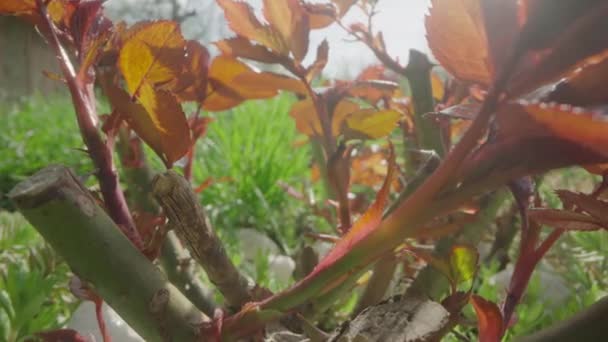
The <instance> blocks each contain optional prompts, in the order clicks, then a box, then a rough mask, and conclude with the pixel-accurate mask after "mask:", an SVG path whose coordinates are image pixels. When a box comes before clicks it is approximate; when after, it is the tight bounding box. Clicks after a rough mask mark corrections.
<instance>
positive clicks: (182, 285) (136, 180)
mask: <svg viewBox="0 0 608 342" xmlns="http://www.w3.org/2000/svg"><path fill="white" fill-rule="evenodd" d="M117 147H118V148H117V150H118V154H119V155H120V160H121V162H122V166H123V170H124V176H125V180H126V182H127V184H128V185H129V188H128V192H127V195H128V199H129V206H130V207H131V208H133V209H134V210H135V211H143V212H148V213H151V214H155V215H156V214H159V213H160V207H159V205H158V203H157V202H156V200H154V197H153V195H152V180H153V179H154V175H155V172H154V171H153V170H152V169H151V168H150V165H149V164H148V162H147V160H146V156H145V151H144V149H143V145H142V142H141V140H140V139H139V138H137V140H136V141H135V142H134V143H133V144H132V143H131V141H130V137H129V132H128V131H127V130H126V129H121V130H120V133H119V139H118V141H117ZM135 160H136V161H137V162H136V163H134V162H133V161H135ZM190 261H191V260H190V256H189V255H188V254H187V253H186V250H185V249H184V247H183V246H182V244H181V242H180V241H179V239H178V238H177V236H176V235H175V233H174V232H173V231H169V232H167V236H166V237H165V240H164V241H163V245H162V250H161V256H160V262H161V265H162V267H163V270H164V271H165V273H166V274H167V277H169V281H170V282H171V283H172V284H174V285H175V286H177V288H178V289H179V290H180V291H182V293H183V294H184V295H186V297H188V299H189V300H190V301H191V302H192V303H193V304H194V305H196V307H197V308H199V309H200V310H201V311H203V312H204V313H205V314H206V315H207V316H213V313H214V311H215V308H216V304H215V301H214V300H213V293H212V292H211V290H210V289H208V288H207V287H206V286H205V285H204V284H203V283H202V282H201V280H200V279H199V278H198V277H197V276H196V272H195V269H194V268H195V265H192V263H191V262H190Z"/></svg>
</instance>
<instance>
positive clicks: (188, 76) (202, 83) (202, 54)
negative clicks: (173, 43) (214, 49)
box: [172, 40, 209, 103]
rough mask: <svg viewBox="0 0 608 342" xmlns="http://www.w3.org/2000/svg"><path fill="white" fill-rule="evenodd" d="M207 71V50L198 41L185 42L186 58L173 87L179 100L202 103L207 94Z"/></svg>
mask: <svg viewBox="0 0 608 342" xmlns="http://www.w3.org/2000/svg"><path fill="white" fill-rule="evenodd" d="M208 72H209V52H208V51H207V49H206V48H205V47H204V46H202V45H201V44H200V43H199V42H197V41H194V40H189V41H188V42H187V43H186V58H185V63H184V65H183V70H182V73H181V75H180V77H179V78H178V79H177V82H176V85H175V86H174V87H172V88H173V91H174V92H175V95H176V96H177V98H178V99H179V100H180V101H182V102H183V101H196V102H199V103H202V102H203V100H205V96H207V74H208Z"/></svg>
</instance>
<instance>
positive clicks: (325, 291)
mask: <svg viewBox="0 0 608 342" xmlns="http://www.w3.org/2000/svg"><path fill="white" fill-rule="evenodd" d="M217 2H218V4H219V5H220V6H221V7H222V9H223V11H224V14H225V17H226V19H227V20H228V23H229V25H230V28H231V29H232V30H233V31H234V33H235V34H236V36H235V37H233V38H229V39H225V40H222V41H219V42H216V46H217V48H218V49H219V50H220V52H221V53H220V55H218V56H216V57H215V58H211V57H210V56H209V53H208V52H207V50H206V48H205V47H203V46H202V45H200V44H199V43H198V42H196V41H188V40H186V39H184V38H183V36H182V35H181V33H180V30H179V27H178V25H177V24H176V23H174V22H171V21H154V22H142V23H138V24H135V25H133V26H131V27H126V25H124V24H120V23H119V24H116V25H114V24H113V23H111V22H110V21H109V20H108V19H106V18H105V17H104V16H103V14H102V12H101V4H102V1H96V0H90V1H67V0H50V1H47V2H43V1H42V0H38V1H35V2H34V1H25V2H23V1H7V2H4V3H3V4H2V5H0V13H8V14H16V15H20V16H23V17H25V18H26V19H28V20H30V21H32V22H33V23H34V24H36V25H38V26H39V28H40V30H41V32H42V33H43V34H45V35H46V36H47V37H48V38H49V41H50V42H51V46H53V47H54V48H55V50H56V51H57V53H58V54H59V55H60V62H61V63H62V66H63V71H64V75H63V77H64V78H65V81H66V83H67V84H68V87H69V88H70V90H71V92H72V95H73V98H74V105H75V108H76V112H77V117H78V122H79V125H80V129H81V132H82V133H83V137H84V140H85V143H86V145H87V148H88V150H89V153H90V154H91V157H92V158H93V161H94V162H96V165H97V167H98V168H100V169H101V170H100V171H99V180H100V187H101V193H102V197H103V201H104V204H105V205H106V207H107V208H108V211H109V212H110V214H111V216H112V217H113V219H114V220H115V221H116V223H117V224H118V225H119V226H120V227H121V228H122V229H123V230H124V231H125V233H126V234H127V236H129V237H130V238H131V239H132V241H133V242H134V244H135V245H136V246H137V247H139V248H140V249H142V250H143V251H144V253H145V254H146V255H148V256H149V257H151V258H153V257H155V256H156V255H157V254H156V253H154V251H150V248H152V249H155V248H158V246H159V244H158V243H157V242H158V241H160V240H159V238H158V236H157V235H154V236H151V234H150V233H149V232H148V231H144V230H141V229H140V231H139V232H138V231H136V230H135V227H134V226H135V224H134V223H133V222H130V221H131V220H130V214H131V213H129V212H128V211H125V206H123V205H122V202H121V201H123V199H122V192H120V189H117V188H116V186H115V183H116V182H115V178H112V177H113V175H112V174H111V170H112V162H111V161H109V160H111V153H112V149H113V143H114V140H115V138H116V137H117V135H118V133H119V131H121V130H125V129H126V130H127V131H132V132H133V133H134V134H135V135H136V136H137V137H139V138H140V139H141V140H143V141H144V142H145V143H146V144H148V145H149V146H150V147H151V148H152V149H153V150H154V151H155V152H156V153H157V154H158V155H159V157H160V158H161V159H162V160H163V162H164V164H165V166H166V167H167V168H171V167H173V165H174V164H176V162H177V161H178V160H180V159H182V158H184V157H185V167H184V175H185V176H186V177H187V178H190V176H191V172H192V162H193V156H194V147H195V146H196V145H195V142H196V141H197V139H199V138H201V137H202V136H204V134H205V132H206V129H207V124H208V123H209V121H210V120H209V119H208V118H204V117H201V116H200V112H201V110H206V111H221V110H226V109H229V108H232V107H234V106H237V105H239V104H241V103H242V102H244V101H245V100H249V99H266V98H271V97H274V96H276V95H277V94H278V93H279V91H289V92H292V93H294V94H295V95H296V96H297V97H298V101H297V102H295V103H294V104H293V106H292V107H291V110H290V115H291V117H292V118H293V119H294V120H295V123H296V127H297V129H298V130H299V131H300V132H301V133H303V134H304V135H306V136H307V138H308V141H309V142H310V143H311V145H312V149H313V151H314V162H315V164H316V167H317V169H318V171H319V172H318V173H319V177H320V178H321V179H323V181H324V183H325V184H326V187H327V189H328V193H329V198H328V199H329V201H326V202H324V203H317V202H314V201H310V200H309V199H307V198H306V196H302V195H301V194H298V193H297V192H296V191H291V193H292V194H293V195H294V196H295V197H298V198H301V199H303V200H304V201H305V202H306V203H307V204H308V205H310V207H311V208H312V209H313V212H315V213H317V214H318V215H319V216H320V217H322V218H323V219H325V220H326V221H327V222H328V223H329V225H330V226H331V227H335V231H334V233H335V236H323V238H324V239H330V240H333V241H336V243H335V245H334V247H333V249H332V250H331V251H330V252H329V253H328V254H327V255H326V256H325V257H324V258H323V259H322V260H320V261H319V262H318V264H316V265H314V267H312V268H311V269H310V270H309V271H310V272H309V273H308V274H307V275H306V276H304V277H303V278H302V279H301V280H300V281H299V282H298V283H296V284H295V285H294V286H292V287H291V288H289V289H287V290H285V291H283V292H280V293H277V294H275V295H270V296H268V297H266V298H264V299H263V300H261V301H260V302H256V303H250V304H247V305H245V306H243V307H242V308H241V311H240V312H238V313H236V314H235V315H232V316H229V317H227V318H218V319H216V320H214V321H213V322H209V323H206V324H204V325H203V327H202V328H201V331H200V333H201V334H202V335H203V337H208V338H214V337H218V334H220V335H221V337H223V338H226V339H230V338H237V337H239V336H243V335H246V334H247V333H249V332H251V331H256V330H259V329H261V328H262V327H263V326H264V325H265V324H266V323H268V322H269V321H271V320H273V319H277V318H279V317H280V316H282V315H283V314H284V313H286V312H290V311H293V310H296V309H301V308H302V307H303V306H305V307H306V309H301V310H302V311H303V313H304V314H305V315H306V316H307V317H315V314H318V313H320V312H323V311H325V310H327V309H328V308H329V307H330V305H331V303H333V302H335V301H336V300H337V299H338V298H340V297H341V296H342V295H344V294H345V293H348V292H349V291H348V290H349V289H351V288H352V287H353V286H354V284H355V283H356V282H357V280H358V279H359V277H360V276H361V275H362V274H363V273H364V272H365V271H366V270H367V269H368V268H369V267H370V265H372V264H373V263H374V262H377V261H379V260H381V261H380V262H379V264H381V263H382V262H384V261H386V260H393V259H394V258H395V257H397V258H399V257H403V255H408V254H413V255H415V256H416V257H417V258H418V259H422V260H425V261H426V262H427V263H429V264H431V265H433V266H435V267H436V268H437V269H439V271H440V272H442V273H443V274H444V275H445V277H446V278H447V279H448V280H449V283H450V291H449V292H448V295H447V297H445V298H443V301H442V303H443V305H444V306H445V307H446V308H447V309H448V311H449V312H450V313H451V316H450V317H451V320H450V324H456V323H458V321H459V314H458V313H459V312H461V310H462V309H463V307H464V306H465V305H466V304H467V303H468V302H471V303H472V305H473V307H474V309H475V312H476V314H477V316H478V322H479V339H480V340H481V341H497V340H500V338H501V337H503V336H504V334H505V331H506V330H507V328H508V327H509V324H510V323H511V321H512V320H511V318H512V315H513V312H514V308H515V306H516V305H517V303H518V302H519V301H520V299H521V297H522V296H523V293H524V290H525V288H526V286H527V284H528V282H529V280H530V277H531V275H532V272H533V270H534V268H535V266H536V265H537V264H538V262H539V261H540V259H541V258H542V257H543V256H544V255H545V254H546V252H547V251H548V250H549V248H550V247H551V246H552V245H553V244H554V243H555V241H557V239H558V238H559V237H560V236H561V235H562V234H563V233H564V232H565V231H568V230H579V231H581V230H582V231H589V230H603V229H605V228H606V223H607V221H608V219H607V218H606V215H605V209H606V208H607V207H608V204H606V201H605V200H604V199H602V198H601V197H600V196H601V195H602V193H603V192H604V190H605V188H606V184H608V182H606V181H604V182H603V183H602V184H601V185H600V186H599V187H598V188H597V189H596V190H594V191H593V193H592V194H589V195H585V194H579V193H573V192H566V191H562V192H560V193H559V195H560V199H561V201H562V202H563V207H564V208H563V209H560V210H555V209H545V208H543V206H544V205H543V203H542V202H541V200H540V197H539V196H537V191H536V190H535V188H534V184H533V182H532V179H531V178H530V177H528V175H531V174H537V173H542V172H545V171H548V170H550V169H554V168H560V167H566V166H571V165H583V166H585V167H587V169H588V170H589V171H591V172H596V173H599V174H605V173H606V164H605V163H606V162H607V161H608V153H607V151H606V149H605V146H606V144H607V143H608V138H607V137H608V134H606V132H607V131H608V124H607V123H606V120H605V117H606V112H605V106H606V105H607V104H608V97H607V96H606V93H605V92H602V91H601V90H600V88H601V87H602V86H604V85H605V84H606V81H607V80H606V79H605V77H606V73H604V72H602V71H604V69H605V68H606V66H607V65H608V59H607V57H608V53H607V52H606V51H607V49H608V41H607V39H606V36H605V34H604V32H605V31H606V30H605V29H606V28H608V27H606V25H608V24H607V23H606V22H605V20H603V18H604V16H605V14H608V5H606V4H605V2H602V1H600V0H588V1H581V2H568V3H565V2H564V3H557V2H555V1H550V0H547V1H544V0H541V1H514V0H513V1H502V2H496V1H486V0H473V1H467V2H455V1H448V0H433V1H432V7H431V9H430V12H429V15H428V17H427V18H426V31H427V37H428V40H429V46H430V48H431V50H432V51H433V54H434V56H435V57H436V58H437V60H438V61H439V62H440V63H441V65H442V66H443V68H445V70H447V71H448V72H449V73H450V74H451V75H452V76H453V77H454V78H449V80H448V81H447V82H446V81H445V80H443V79H441V78H439V77H438V76H437V75H432V73H431V69H432V68H433V65H432V64H431V63H430V62H429V60H428V59H427V58H426V56H424V55H423V54H421V53H418V52H412V54H411V56H410V61H409V63H408V65H407V66H402V65H401V64H400V63H399V62H398V61H397V60H395V59H393V58H392V57H391V56H390V55H389V54H388V53H387V51H386V47H385V44H384V41H383V36H382V34H381V33H376V32H373V30H372V27H371V25H370V24H369V23H371V21H372V17H373V15H374V13H375V10H376V5H377V1H368V0H361V1H354V0H334V1H326V2H320V3H319V2H314V3H309V2H306V1H299V0H282V1H275V0H267V1H264V8H263V11H262V14H263V16H264V19H265V20H261V19H260V18H258V16H257V15H256V13H255V12H254V10H253V9H252V8H251V7H250V6H249V5H248V4H247V3H245V2H240V1H235V0H217ZM353 8H358V9H359V10H361V11H363V13H364V14H366V15H367V16H368V18H369V21H368V24H363V23H353V24H350V25H347V24H345V23H344V22H343V17H344V15H345V14H346V13H347V12H348V11H350V10H353ZM331 24H337V25H338V26H339V27H342V28H343V29H344V30H345V31H346V32H347V33H348V34H349V35H351V36H352V37H353V38H355V39H356V40H357V41H360V42H361V43H363V44H365V45H366V46H367V47H368V48H370V49H371V50H372V51H373V52H374V54H375V55H376V56H377V57H378V59H379V60H380V61H381V62H382V65H381V66H374V67H370V68H368V69H366V70H364V71H363V72H362V73H361V74H360V75H359V76H358V77H357V78H356V79H355V80H352V81H344V80H333V81H327V82H325V83H324V84H323V87H322V88H318V87H315V86H314V85H313V81H315V80H316V79H317V78H318V77H319V75H320V74H321V73H322V71H323V68H324V67H325V65H326V63H327V60H328V57H329V48H330V47H329V45H328V43H327V42H326V41H324V42H322V43H321V44H320V45H319V46H317V47H316V55H315V59H314V61H313V62H312V63H311V64H309V65H304V63H303V60H304V59H305V57H306V56H307V55H308V54H309V50H310V47H309V45H310V42H309V36H310V32H311V30H318V29H322V28H325V27H327V26H329V25H331ZM64 45H65V46H69V47H70V48H71V49H70V51H72V53H73V54H74V56H73V57H74V58H72V59H74V60H76V61H77V65H78V67H77V68H76V70H73V69H72V68H71V63H70V62H69V61H70V59H71V58H70V56H68V55H67V54H66V52H65V51H64V49H63V46H64ZM243 60H250V61H255V62H259V63H263V64H268V65H277V66H280V67H281V68H282V71H283V73H273V72H260V71H257V70H255V69H254V68H253V67H251V66H249V65H248V64H247V63H246V62H244V61H243ZM402 78H405V79H407V81H408V83H409V89H410V92H409V93H405V92H404V91H402V89H401V88H400V87H399V86H398V84H399V83H398V82H396V81H400V80H401V79H402ZM95 82H97V83H98V84H99V85H100V86H101V88H102V89H103V92H104V93H105V95H106V96H107V97H108V99H109V102H110V105H111V108H112V112H111V113H110V114H109V115H107V116H105V117H104V122H103V126H102V131H103V133H104V134H105V135H103V137H102V136H101V135H100V134H99V132H98V131H97V126H96V124H95V122H94V121H95V119H96V117H97V116H96V113H95V112H94V110H92V109H91V108H94V98H93V96H92V93H91V91H90V90H89V89H91V88H92V86H93V85H94V83H95ZM186 102H193V103H195V104H196V107H197V108H198V109H197V110H196V111H194V113H192V114H190V115H186V113H185V112H184V110H183V107H182V105H183V104H184V103H186ZM429 113H430V114H429ZM92 118H95V119H92ZM398 126H399V127H400V128H401V129H400V133H401V137H402V139H403V145H404V146H407V147H408V148H407V149H404V151H403V154H404V156H405V158H404V159H405V160H406V161H407V162H406V163H403V165H402V167H401V168H399V167H398V166H397V165H398V163H397V161H396V159H397V158H396V152H395V151H394V148H393V147H392V144H390V142H389V143H388V144H386V147H385V149H384V155H383V158H382V159H386V162H385V163H384V166H385V170H382V172H384V171H385V173H386V176H385V177H377V176H378V172H371V173H370V172H369V171H368V169H366V168H365V165H366V163H367V165H369V163H370V160H371V163H374V161H375V162H376V163H377V161H378V154H376V153H375V152H373V151H372V152H370V150H371V149H372V148H371V147H370V144H369V143H368V141H369V140H373V139H379V138H385V137H387V136H389V135H391V134H392V133H393V131H395V129H396V128H397V127H398ZM130 134H131V133H130V132H129V133H128V134H127V136H129V135H130ZM429 150H430V151H431V153H429V154H430V155H431V156H435V157H431V158H430V159H426V158H421V155H424V154H425V153H426V152H425V151H429ZM387 155H388V157H387ZM437 157H438V158H441V159H442V160H441V163H440V165H439V166H437V167H436V169H435V167H433V166H432V161H431V160H432V159H433V158H437ZM142 160H143V156H139V155H136V158H134V159H133V160H131V161H130V163H131V164H132V165H138V164H139V163H141V162H142ZM104 169H105V170H106V171H108V172H106V173H104V171H103V170H104ZM382 172H381V173H382ZM397 176H400V177H397ZM522 177H523V178H522ZM355 182H361V183H362V184H366V183H367V184H368V185H372V187H375V188H377V187H378V185H380V184H379V183H382V184H381V185H380V187H379V190H378V192H377V194H376V196H375V199H374V201H373V203H372V204H371V205H370V206H368V207H367V209H365V208H364V207H365V206H361V205H360V203H358V200H360V198H358V197H357V196H356V195H355V196H352V194H351V192H352V190H353V188H354V187H353V184H354V183H355ZM370 183H371V184H370ZM507 183H508V184H509V187H510V189H511V191H512V192H513V195H514V197H515V199H516V202H517V207H516V209H518V211H519V213H520V214H521V217H522V219H521V238H520V245H519V255H518V257H517V260H516V262H515V266H514V272H513V276H512V277H511V282H510V285H509V288H508V290H507V292H508V293H507V297H506V300H505V302H504V303H503V305H502V307H501V308H499V306H498V305H497V304H496V303H494V302H491V301H488V300H486V299H484V298H482V297H480V296H478V295H475V294H473V291H474V287H473V280H474V279H475V278H476V277H477V269H478V263H479V260H478V259H479V257H478V255H477V252H476V251H475V249H474V248H473V247H471V246H468V245H461V244H455V243H453V241H452V243H451V244H450V245H451V246H450V248H449V252H448V253H447V256H446V255H437V253H427V252H425V251H424V250H422V249H420V248H417V246H416V243H415V241H416V240H427V241H429V240H430V241H431V242H435V241H436V240H437V239H438V238H442V237H447V236H449V235H451V234H454V233H455V232H458V231H459V230H462V229H463V227H465V226H466V225H467V224H468V223H470V222H471V220H473V219H476V218H478V217H479V216H481V215H483V211H484V205H483V203H481V201H479V200H477V199H476V196H477V195H481V194H484V193H486V192H488V191H490V190H492V189H496V188H498V187H501V186H503V185H505V184H507ZM113 184H114V185H113ZM392 188H397V189H399V190H400V191H401V195H400V196H398V198H397V199H396V200H395V201H394V203H393V204H392V205H391V208H389V209H388V210H386V211H385V207H386V206H387V204H388V202H389V200H390V199H391V196H390V193H391V189H392ZM290 190H294V189H290ZM313 202H314V203H313ZM514 212H516V211H514ZM542 224H545V225H549V226H552V227H555V228H554V229H553V230H552V231H551V232H550V233H549V234H547V236H544V235H543V234H541V231H542V226H541V225H542ZM138 228H139V227H138ZM139 235H143V236H139ZM313 235H314V234H313ZM317 236H319V235H317ZM151 241H152V242H151ZM155 241H156V242H155ZM393 271H394V270H392V269H391V272H393ZM379 275H381V272H380V271H379V270H378V269H376V270H375V272H374V276H379ZM391 275H392V273H391V274H390V275H389V276H391ZM370 284H371V281H370ZM304 304H306V305H304ZM308 311H312V312H308ZM440 331H441V330H440Z"/></svg>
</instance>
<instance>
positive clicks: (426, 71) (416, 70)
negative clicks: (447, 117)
mask: <svg viewBox="0 0 608 342" xmlns="http://www.w3.org/2000/svg"><path fill="white" fill-rule="evenodd" d="M432 67H433V65H432V64H431V63H430V62H429V60H428V58H427V57H426V55H425V54H423V53H421V52H418V51H416V50H410V61H409V63H408V65H407V67H406V68H405V76H406V77H407V79H408V82H409V85H410V88H411V91H412V99H413V104H414V124H415V127H416V139H417V140H418V147H419V148H421V149H424V150H433V151H435V152H436V153H437V154H439V156H443V155H444V154H445V147H444V144H443V140H442V137H441V129H440V128H439V125H437V123H435V122H434V121H433V119H431V118H429V117H425V114H427V113H431V112H433V111H435V101H434V99H433V89H432V86H431V69H432Z"/></svg>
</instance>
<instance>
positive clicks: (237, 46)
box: [214, 36, 283, 64]
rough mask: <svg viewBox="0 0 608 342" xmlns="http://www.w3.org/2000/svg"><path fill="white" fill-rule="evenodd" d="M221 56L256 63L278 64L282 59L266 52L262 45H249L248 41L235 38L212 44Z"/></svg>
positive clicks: (238, 37) (270, 52)
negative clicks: (239, 58) (244, 59)
mask: <svg viewBox="0 0 608 342" xmlns="http://www.w3.org/2000/svg"><path fill="white" fill-rule="evenodd" d="M214 44H215V46H217V48H218V49H219V50H220V51H221V52H222V54H225V55H228V56H233V57H242V58H247V59H251V60H254V61H257V62H262V63H268V64H274V63H280V62H281V61H282V59H283V57H281V56H279V55H277V54H275V53H274V52H272V51H270V50H268V49H267V48H266V47H264V46H262V45H257V44H253V43H251V42H250V41H249V40H248V39H246V38H243V37H240V36H237V37H233V38H229V39H224V40H220V41H218V42H215V43H214Z"/></svg>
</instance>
